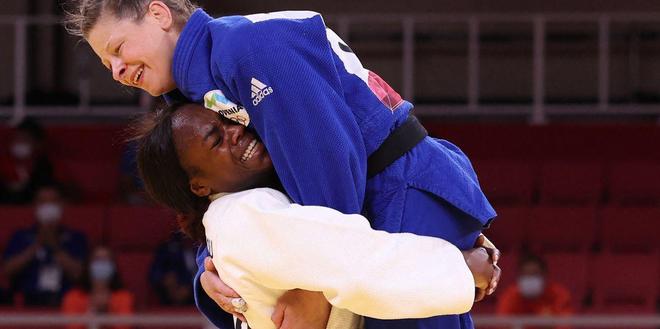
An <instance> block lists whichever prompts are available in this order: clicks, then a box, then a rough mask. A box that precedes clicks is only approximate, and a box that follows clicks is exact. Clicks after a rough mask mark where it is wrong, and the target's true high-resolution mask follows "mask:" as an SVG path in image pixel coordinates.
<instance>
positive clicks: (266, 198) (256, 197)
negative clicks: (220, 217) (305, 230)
mask: <svg viewBox="0 0 660 329" xmlns="http://www.w3.org/2000/svg"><path fill="white" fill-rule="evenodd" d="M290 203H291V201H290V200H289V198H288V197H287V196H286V195H284V193H282V192H280V191H278V190H275V189H272V188H255V189H249V190H245V191H241V192H236V193H230V194H226V195H224V196H222V197H220V198H218V199H216V200H214V201H213V202H211V204H210V206H209V211H223V212H224V211H235V210H238V209H241V208H264V209H268V208H271V207H274V206H278V205H289V204H290Z"/></svg>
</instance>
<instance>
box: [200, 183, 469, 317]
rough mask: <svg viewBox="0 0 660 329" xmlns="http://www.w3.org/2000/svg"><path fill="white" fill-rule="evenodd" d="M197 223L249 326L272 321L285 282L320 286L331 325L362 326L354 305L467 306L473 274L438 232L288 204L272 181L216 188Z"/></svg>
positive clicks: (361, 308) (452, 309)
mask: <svg viewBox="0 0 660 329" xmlns="http://www.w3.org/2000/svg"><path fill="white" fill-rule="evenodd" d="M203 224H204V229H205V233H206V239H207V247H208V249H209V252H210V253H211V256H212V258H213V263H214V265H215V267H216V268H217V269H218V273H219V275H220V277H221V278H222V280H223V281H224V282H225V283H226V284H228V285H229V286H230V287H232V288H233V289H234V290H235V291H236V292H237V293H238V294H239V295H241V297H242V298H243V299H244V300H245V301H246V302H247V304H248V311H247V312H246V313H245V314H244V315H245V318H246V319H247V321H248V323H249V325H250V327H251V328H252V329H275V325H274V324H273V322H272V321H271V314H272V312H273V310H274V307H275V304H276V302H277V299H278V298H279V297H280V296H282V295H283V294H284V293H285V292H286V291H288V290H291V289H304V290H310V291H320V292H322V293H323V294H324V295H325V297H326V298H327V299H328V301H329V302H330V304H332V305H333V309H332V312H331V318H330V320H329V323H328V328H331V327H336V328H343V329H348V328H351V327H352V328H357V327H359V322H360V321H359V318H356V317H355V316H354V315H353V314H352V313H355V314H359V315H364V316H368V317H371V318H379V319H403V318H425V317H430V316H436V315H447V314H460V313H465V312H467V311H469V310H470V308H472V303H473V301H474V291H475V285H474V278H473V277H472V274H471V272H470V270H469V268H468V267H467V265H466V263H465V260H464V258H463V255H462V254H461V252H460V251H459V250H458V249H457V248H456V247H455V246H454V245H452V244H450V243H449V242H447V241H445V240H442V239H439V238H432V237H425V236H418V235H414V234H410V233H387V232H384V231H376V230H374V229H372V228H371V227H370V226H369V222H368V220H367V219H366V218H364V217H363V216H360V215H346V214H342V213H340V212H338V211H336V210H334V209H330V208H325V207H317V206H301V205H298V204H292V203H291V201H290V200H289V199H288V198H287V196H286V195H284V194H283V193H281V192H279V191H277V190H274V189H268V188H258V189H252V190H247V191H242V192H238V193H232V194H218V195H216V196H215V198H214V200H213V201H212V202H211V204H210V206H209V208H208V210H207V211H206V213H205V214H204V219H203ZM351 312H352V313H351ZM345 323H351V324H350V327H347V326H346V324H345Z"/></svg>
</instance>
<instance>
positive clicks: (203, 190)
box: [190, 178, 211, 198]
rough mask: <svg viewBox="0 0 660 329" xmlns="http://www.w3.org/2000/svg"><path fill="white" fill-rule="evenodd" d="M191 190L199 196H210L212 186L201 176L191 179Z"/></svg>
mask: <svg viewBox="0 0 660 329" xmlns="http://www.w3.org/2000/svg"><path fill="white" fill-rule="evenodd" d="M190 191H192V192H193V193H194V194H195V195H196V196H198V197H202V198H205V197H208V196H209V195H211V188H210V187H209V186H208V185H207V184H206V183H205V182H204V181H203V180H201V179H199V178H191V179H190Z"/></svg>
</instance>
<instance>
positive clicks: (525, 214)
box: [484, 206, 529, 251]
mask: <svg viewBox="0 0 660 329" xmlns="http://www.w3.org/2000/svg"><path fill="white" fill-rule="evenodd" d="M496 211H497V217H496V218H495V220H494V221H493V223H492V225H491V227H490V228H488V229H487V230H485V231H484V234H485V235H486V236H487V237H488V238H489V239H490V240H492V241H493V242H494V243H495V245H496V246H497V247H498V248H500V249H501V250H502V251H511V250H518V249H520V248H521V246H522V243H523V242H524V238H525V235H526V234H527V223H528V222H529V207H526V206H520V207H514V206H511V207H496Z"/></svg>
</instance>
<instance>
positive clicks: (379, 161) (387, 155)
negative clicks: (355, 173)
mask: <svg viewBox="0 0 660 329" xmlns="http://www.w3.org/2000/svg"><path fill="white" fill-rule="evenodd" d="M426 136H428V132H427V131H426V129H424V127H423V126H422V124H421V123H419V121H418V120H417V118H415V116H414V115H412V114H411V115H409V116H408V119H406V122H404V123H403V124H402V125H400V126H399V127H397V128H396V129H394V131H393V132H392V133H391V134H390V135H389V136H387V138H386V139H385V141H384V142H383V143H382V144H380V147H378V149H377V150H376V151H374V153H372V154H371V155H370V156H369V158H368V159H367V178H371V177H374V176H376V175H377V174H379V173H380V172H382V171H383V170H385V168H387V166H389V165H391V164H392V163H394V161H396V160H397V159H398V158H400V157H401V156H403V155H404V154H406V153H407V152H408V151H410V150H412V148H413V147H415V145H417V144H419V142H421V141H422V140H423V139H424V138H425V137H426Z"/></svg>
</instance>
